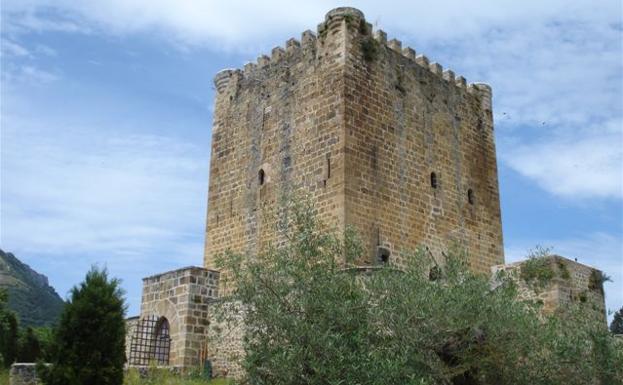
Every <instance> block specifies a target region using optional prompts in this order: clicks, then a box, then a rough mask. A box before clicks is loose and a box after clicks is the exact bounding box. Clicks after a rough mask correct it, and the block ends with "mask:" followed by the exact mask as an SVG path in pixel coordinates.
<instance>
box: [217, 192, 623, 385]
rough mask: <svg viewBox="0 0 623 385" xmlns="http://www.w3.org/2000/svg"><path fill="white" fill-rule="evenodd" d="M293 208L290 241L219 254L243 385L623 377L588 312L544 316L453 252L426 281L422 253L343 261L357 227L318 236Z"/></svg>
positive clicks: (608, 341) (534, 382)
mask: <svg viewBox="0 0 623 385" xmlns="http://www.w3.org/2000/svg"><path fill="white" fill-rule="evenodd" d="M293 213H294V215H293V216H291V217H292V218H293V222H292V223H291V225H290V227H289V229H286V230H284V234H283V235H284V236H285V237H286V239H288V240H289V242H288V244H287V245H285V246H282V247H270V248H269V249H268V250H267V251H266V252H263V253H260V255H258V256H255V257H254V258H246V257H244V256H242V255H235V254H231V253H229V254H226V255H223V256H221V257H220V258H219V264H220V265H221V267H222V268H223V269H225V270H226V271H227V272H228V273H229V274H231V276H232V278H233V280H234V282H235V288H234V290H233V293H232V298H231V300H232V301H231V302H230V303H240V304H241V306H242V308H243V309H244V311H245V314H246V316H245V322H246V328H247V329H246V330H247V334H246V336H245V339H244V347H245V352H246V355H245V357H244V361H243V365H244V367H245V369H246V372H247V376H248V379H247V380H248V381H249V382H250V383H253V384H257V385H263V384H266V385H268V384H270V385H295V384H296V385H301V384H332V383H335V384H338V383H344V384H362V385H363V384H371V385H372V384H375V385H376V384H419V385H424V384H431V385H432V384H449V383H455V384H514V385H523V384H526V385H527V384H530V385H539V384H570V385H574V384H577V385H580V384H587V383H593V381H594V380H595V379H599V380H600V381H601V383H602V384H608V385H613V384H621V383H622V380H621V379H622V378H623V369H622V368H621V367H620V365H619V363H620V362H621V361H620V360H621V359H623V352H622V351H621V350H620V349H619V350H617V349H616V346H615V343H614V338H613V337H612V336H611V335H610V334H609V333H608V332H607V330H605V328H604V327H603V325H600V324H597V323H594V322H588V321H587V320H589V319H591V318H590V317H589V314H588V313H587V311H588V310H587V309H585V308H583V307H581V306H575V307H569V309H568V312H567V313H566V314H564V315H563V316H562V317H551V318H548V317H544V316H541V315H540V313H539V310H538V308H536V307H534V306H533V305H530V304H527V303H522V302H520V301H518V300H517V288H516V285H515V284H514V282H513V281H512V280H505V281H503V283H502V284H501V285H500V286H498V287H497V288H496V289H495V290H492V289H491V287H490V284H489V279H488V277H484V276H479V275H476V274H474V273H471V272H470V271H469V270H468V269H467V265H466V259H465V256H464V253H462V252H461V251H460V250H459V249H456V250H453V251H450V252H449V253H448V257H447V263H446V265H445V266H444V267H443V269H441V272H440V274H439V276H438V277H437V279H436V280H434V281H431V280H430V279H429V277H428V274H423V272H428V271H429V269H430V259H429V258H428V257H427V255H426V253H425V252H423V251H421V252H415V253H413V255H411V256H409V257H408V258H406V260H407V264H406V266H404V267H401V268H400V269H397V268H396V267H392V266H378V267H375V268H370V269H367V270H363V269H359V268H352V267H351V268H349V266H352V264H351V263H352V262H353V261H355V259H356V258H357V257H358V256H359V255H361V253H360V250H361V247H360V246H357V247H353V246H354V245H357V244H358V242H357V240H356V236H355V235H354V233H353V231H351V230H347V231H346V233H345V234H333V233H331V232H328V231H326V229H324V228H323V227H322V224H321V223H319V222H318V221H317V220H316V219H315V215H314V209H313V207H311V206H310V205H306V204H303V205H299V206H296V207H294V210H293ZM222 316H224V317H227V313H226V312H224V313H223V314H222ZM232 321H233V322H235V321H234V320H233V319H232ZM617 360H618V361H617Z"/></svg>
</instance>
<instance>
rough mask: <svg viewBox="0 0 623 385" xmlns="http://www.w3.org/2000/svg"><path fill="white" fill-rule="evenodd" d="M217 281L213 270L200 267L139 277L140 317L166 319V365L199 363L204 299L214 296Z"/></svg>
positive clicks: (205, 316) (203, 334)
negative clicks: (167, 354) (168, 339)
mask: <svg viewBox="0 0 623 385" xmlns="http://www.w3.org/2000/svg"><path fill="white" fill-rule="evenodd" d="M218 281H219V273H218V272H217V271H212V270H207V269H203V268H200V267H187V268H183V269H179V270H174V271H170V272H167V273H163V274H159V275H154V276H151V277H147V278H144V279H143V297H142V301H141V315H140V318H141V319H144V318H146V317H153V316H156V317H165V318H166V319H167V320H168V322H169V326H170V336H171V349H170V354H169V365H170V366H180V367H192V366H197V365H199V364H200V356H201V351H202V349H204V348H205V341H206V336H207V334H208V327H207V326H208V303H209V302H210V301H211V300H213V299H215V298H217V297H218ZM154 333H155V331H154Z"/></svg>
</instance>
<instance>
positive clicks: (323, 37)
mask: <svg viewBox="0 0 623 385" xmlns="http://www.w3.org/2000/svg"><path fill="white" fill-rule="evenodd" d="M339 29H343V30H345V31H347V32H348V35H349V39H350V40H351V41H352V40H356V39H360V40H362V41H364V40H366V39H370V38H372V39H373V40H374V42H375V47H374V49H378V50H384V51H386V52H388V53H390V52H392V53H394V54H395V55H399V56H402V57H404V58H406V59H407V61H408V62H410V63H412V64H414V65H417V66H419V67H421V68H423V69H425V70H426V71H429V72H430V73H432V74H433V75H435V76H436V77H437V78H439V79H440V80H442V81H444V82H446V83H448V84H451V85H454V86H456V87H457V88H459V89H462V90H465V91H466V92H468V93H471V94H474V95H476V96H478V97H481V98H482V104H483V107H486V109H488V110H489V111H490V110H491V88H490V87H489V86H488V85H486V84H484V83H468V82H467V81H466V79H465V78H464V77H463V76H460V75H456V74H455V72H454V71H452V70H450V69H446V70H444V68H443V66H442V65H441V64H439V63H437V62H431V61H430V60H429V58H428V57H427V56H425V55H423V54H419V55H418V54H417V51H416V50H415V49H414V48H411V47H408V46H407V47H403V45H402V42H401V41H400V40H398V39H391V40H388V38H387V33H386V32H385V31H383V30H382V29H377V30H375V29H374V28H373V26H372V24H370V23H368V22H366V19H365V16H364V14H363V12H361V11H360V10H358V9H356V8H351V7H339V8H335V9H333V10H331V11H329V12H327V14H326V15H325V20H324V21H323V22H321V23H320V24H318V27H317V30H316V33H313V32H312V31H310V30H307V31H304V32H303V33H302V34H301V37H300V40H297V39H296V38H290V39H288V40H287V41H286V42H285V46H284V47H281V46H277V47H274V48H273V49H272V50H271V52H270V55H268V54H263V55H260V56H259V57H258V58H257V59H256V61H255V62H254V63H252V62H249V63H247V64H245V65H244V68H243V69H242V70H234V69H226V70H222V71H220V72H218V73H217V74H216V76H215V77H214V84H215V86H216V89H217V91H218V93H222V92H223V91H225V89H226V88H227V85H228V84H229V80H230V79H231V78H233V77H239V78H254V77H256V76H258V71H262V70H269V69H270V68H274V67H281V66H289V65H291V64H292V63H291V61H292V58H293V57H300V56H301V53H303V54H307V55H311V56H312V57H313V58H314V59H317V60H322V59H323V58H324V57H325V55H323V53H322V51H323V50H326V47H327V45H329V44H328V43H329V41H330V40H332V39H333V38H334V37H333V35H334V34H335V32H336V31H337V30H339ZM367 41H369V40H367ZM303 56H304V55H303Z"/></svg>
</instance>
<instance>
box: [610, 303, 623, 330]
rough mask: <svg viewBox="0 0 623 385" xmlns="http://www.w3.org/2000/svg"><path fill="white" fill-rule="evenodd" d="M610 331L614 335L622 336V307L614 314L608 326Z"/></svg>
mask: <svg viewBox="0 0 623 385" xmlns="http://www.w3.org/2000/svg"><path fill="white" fill-rule="evenodd" d="M610 331H611V332H612V333H614V334H623V306H621V309H619V311H618V312H616V313H614V318H612V323H611V324H610Z"/></svg>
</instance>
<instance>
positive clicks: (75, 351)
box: [40, 267, 125, 385]
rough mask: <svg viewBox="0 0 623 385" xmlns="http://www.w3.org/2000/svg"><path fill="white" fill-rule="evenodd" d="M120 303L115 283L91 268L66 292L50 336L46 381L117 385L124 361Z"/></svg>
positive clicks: (67, 384) (66, 384) (69, 384)
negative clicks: (51, 347) (67, 293)
mask: <svg viewBox="0 0 623 385" xmlns="http://www.w3.org/2000/svg"><path fill="white" fill-rule="evenodd" d="M124 313H125V305H124V300H123V292H122V290H121V288H120V282H119V281H118V280H117V279H109V278H108V273H107V272H106V270H98V269H97V268H95V267H94V268H92V269H91V270H90V271H89V272H88V273H87V275H86V279H85V281H84V282H82V283H81V284H80V285H79V286H75V287H74V288H73V289H72V290H71V298H70V301H69V302H68V303H67V305H66V306H65V308H64V310H63V313H62V315H61V320H60V323H59V326H58V328H57V329H56V331H55V334H54V344H53V350H52V353H51V363H52V366H51V367H50V368H49V369H46V368H44V367H42V366H41V367H40V369H41V371H42V372H43V375H42V377H43V381H44V383H45V384H46V385H84V384H89V385H120V384H122V383H123V364H124V361H125V346H124V345H125V338H124V336H125V321H124Z"/></svg>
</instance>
